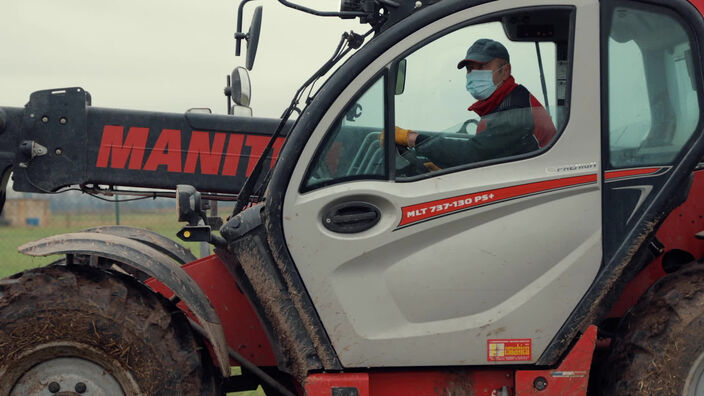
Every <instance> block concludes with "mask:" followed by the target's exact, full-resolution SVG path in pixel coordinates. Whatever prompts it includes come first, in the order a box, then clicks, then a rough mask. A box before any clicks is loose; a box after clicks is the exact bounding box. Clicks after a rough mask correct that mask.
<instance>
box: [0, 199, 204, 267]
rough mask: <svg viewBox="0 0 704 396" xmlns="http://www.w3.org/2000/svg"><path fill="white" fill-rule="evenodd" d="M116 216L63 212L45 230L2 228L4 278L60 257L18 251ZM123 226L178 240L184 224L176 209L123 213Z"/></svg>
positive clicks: (193, 246)
mask: <svg viewBox="0 0 704 396" xmlns="http://www.w3.org/2000/svg"><path fill="white" fill-rule="evenodd" d="M114 224H115V214H114V213H112V212H99V213H59V214H55V213H54V214H52V216H51V219H50V221H49V224H48V225H47V226H42V227H0V278H5V277H7V276H10V275H12V274H15V273H17V272H20V271H23V270H26V269H29V268H36V267H40V266H43V265H46V264H48V263H51V262H52V261H54V260H56V259H57V258H58V256H49V257H30V256H26V255H24V254H21V253H19V252H17V248H18V247H19V246H20V245H23V244H25V243H27V242H31V241H36V240H37V239H41V238H45V237H48V236H52V235H58V234H65V233H68V232H77V231H81V230H84V229H86V228H89V227H95V226H99V225H114ZM120 225H129V226H135V227H141V228H146V229H149V230H152V231H155V232H158V233H160V234H162V235H164V236H166V237H169V238H171V239H174V240H178V239H177V238H176V232H178V230H179V229H180V228H181V225H180V224H179V223H178V222H177V221H176V211H175V209H170V210H162V211H150V212H143V213H140V212H132V213H123V214H121V216H120ZM184 245H185V246H186V247H188V248H190V249H191V251H192V252H194V253H196V255H197V252H198V249H199V247H198V244H196V243H188V244H184Z"/></svg>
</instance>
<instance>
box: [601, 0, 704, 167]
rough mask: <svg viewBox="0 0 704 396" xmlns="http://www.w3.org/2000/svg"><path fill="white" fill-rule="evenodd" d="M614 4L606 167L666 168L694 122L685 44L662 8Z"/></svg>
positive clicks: (694, 94)
mask: <svg viewBox="0 0 704 396" xmlns="http://www.w3.org/2000/svg"><path fill="white" fill-rule="evenodd" d="M616 4H617V5H616V6H615V7H614V9H613V12H612V14H611V27H610V30H609V37H608V121H609V122H608V126H609V166H610V167H611V168H631V167H637V166H644V165H667V164H671V163H672V162H673V161H674V160H675V158H676V157H677V155H678V153H679V152H680V151H681V150H682V148H683V147H684V145H685V144H686V143H687V141H688V140H689V139H690V137H691V136H692V134H693V133H694V130H695V128H696V126H697V124H698V122H699V100H698V97H697V91H696V81H695V80H694V79H693V76H694V75H695V71H694V70H693V68H694V63H693V58H692V49H691V44H690V40H689V38H688V35H687V33H686V31H685V30H684V28H683V27H682V24H681V23H680V22H679V21H678V20H677V19H675V17H673V16H671V15H670V14H669V13H668V12H667V11H666V10H664V9H660V8H655V7H652V8H651V7H647V8H644V7H642V6H641V5H638V6H637V8H636V7H635V6H631V5H630V3H628V2H618V3H616Z"/></svg>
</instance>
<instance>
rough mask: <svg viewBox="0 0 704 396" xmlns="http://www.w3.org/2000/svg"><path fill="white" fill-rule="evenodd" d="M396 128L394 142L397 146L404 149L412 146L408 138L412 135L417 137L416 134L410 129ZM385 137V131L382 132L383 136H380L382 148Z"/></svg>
mask: <svg viewBox="0 0 704 396" xmlns="http://www.w3.org/2000/svg"><path fill="white" fill-rule="evenodd" d="M394 128H395V132H394V133H395V136H394V141H395V142H396V144H398V145H399V146H403V147H408V146H410V144H409V142H408V136H409V135H411V136H412V135H416V133H415V132H413V131H411V130H410V129H403V128H399V127H394ZM384 135H385V132H384V130H382V131H381V134H380V135H379V144H381V145H382V146H383V145H384Z"/></svg>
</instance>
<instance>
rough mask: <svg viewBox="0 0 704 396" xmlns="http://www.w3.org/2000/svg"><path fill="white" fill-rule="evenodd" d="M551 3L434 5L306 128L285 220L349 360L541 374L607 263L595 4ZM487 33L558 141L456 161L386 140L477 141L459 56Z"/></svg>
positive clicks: (371, 57)
mask: <svg viewBox="0 0 704 396" xmlns="http://www.w3.org/2000/svg"><path fill="white" fill-rule="evenodd" d="M555 3H556V2H554V1H532V0H531V1H515V0H510V1H504V0H500V1H495V2H489V3H486V4H482V5H478V6H475V7H471V8H466V9H461V10H459V7H458V4H460V2H441V3H438V4H436V5H434V6H432V7H428V8H427V9H425V10H424V11H422V12H419V13H418V15H415V16H414V17H411V18H408V20H406V21H403V22H400V23H399V24H397V25H396V26H395V27H392V28H391V29H389V30H388V31H386V32H384V33H383V34H381V35H379V36H378V37H377V38H375V39H374V41H372V42H371V43H369V44H368V45H367V46H366V47H364V48H363V49H362V50H360V52H359V53H357V54H356V55H355V56H354V57H353V58H352V59H350V61H349V62H348V64H347V65H345V66H344V67H342V68H341V69H340V71H339V73H352V74H353V75H354V76H355V77H354V78H353V80H352V82H351V83H350V84H348V85H347V86H346V87H345V88H344V89H342V90H341V92H340V93H339V95H337V97H336V98H335V99H334V100H333V101H332V102H331V104H330V105H329V106H327V107H326V110H325V112H324V114H322V116H321V117H320V121H319V122H318V123H317V124H316V126H315V127H314V129H313V130H312V133H311V134H310V138H309V139H308V143H307V145H306V146H305V148H304V149H303V151H302V154H301V155H300V157H299V159H298V161H297V163H296V165H295V167H294V168H293V170H292V173H291V178H290V181H289V183H288V187H287V189H286V192H285V196H284V200H283V207H282V212H283V216H282V218H283V220H282V221H283V232H284V238H285V242H286V246H287V247H288V250H289V253H290V255H291V257H292V258H293V261H294V262H295V265H296V267H297V269H298V271H299V273H300V275H301V278H302V280H303V283H304V285H305V288H306V289H307V291H308V293H309V294H310V297H311V299H312V301H313V304H314V306H315V308H316V310H317V313H318V315H319V317H320V319H321V321H322V323H323V325H324V326H325V329H326V331H327V334H328V336H329V338H330V340H331V342H332V345H333V347H334V348H335V351H336V353H337V354H338V357H339V358H340V361H341V363H342V364H343V366H345V367H370V366H374V367H380V366H419V365H425V366H435V365H477V364H482V365H483V364H521V363H525V364H529V363H533V362H535V361H536V360H537V359H538V358H539V357H540V355H541V353H542V352H543V351H544V349H545V348H546V347H547V345H548V344H549V342H550V341H551V339H552V338H553V336H554V335H555V334H556V333H557V331H558V330H559V329H560V327H561V326H562V325H563V323H564V322H565V320H566V318H567V317H568V316H569V314H570V313H571V312H572V310H573V309H574V308H575V306H576V305H577V303H578V302H579V301H580V298H581V297H582V295H583V294H584V293H585V292H586V290H587V288H588V287H589V286H590V284H591V282H592V280H593V279H594V277H595V275H596V273H597V271H598V269H599V266H600V263H601V261H602V233H601V176H600V171H601V151H600V143H601V142H600V140H601V138H600V132H599V131H600V126H601V125H600V124H601V121H600V118H601V117H600V100H599V95H600V89H599V87H600V78H599V72H598V71H599V58H600V56H599V30H598V26H599V8H598V3H597V2H596V1H593V0H571V1H563V2H560V3H561V4H560V5H555ZM414 24H415V25H414ZM575 32H579V33H578V34H576V33H575ZM399 38H402V39H400V40H399ZM480 38H491V39H493V40H496V41H499V42H501V43H502V44H503V45H504V46H505V47H506V48H507V50H508V52H509V54H510V64H511V70H512V75H513V77H514V78H515V82H516V83H517V84H520V85H521V86H523V87H524V88H525V89H526V90H527V91H528V92H529V93H530V94H531V95H532V96H531V97H532V99H530V100H531V103H532V105H531V106H532V107H531V109H537V108H538V106H537V105H535V103H534V101H537V102H540V103H541V105H542V106H544V107H545V108H546V109H547V112H546V113H547V114H548V116H549V117H550V122H551V123H552V124H553V125H554V126H555V130H556V133H555V135H554V136H553V137H552V139H551V140H550V141H549V142H547V143H546V144H544V145H538V146H536V148H535V149H533V150H530V151H523V152H516V150H513V149H512V148H511V147H507V148H506V150H505V151H504V152H502V153H498V154H494V155H493V156H492V157H490V158H488V159H486V158H484V159H481V160H474V159H472V158H466V159H463V160H462V161H460V162H459V163H458V162H457V161H455V162H451V163H450V161H442V160H441V159H440V160H439V159H437V158H435V159H433V158H431V157H429V156H428V155H427V154H423V150H420V149H419V148H418V147H417V148H416V149H415V150H413V149H411V150H407V149H405V148H402V147H395V145H394V144H393V142H394V137H393V135H392V134H391V133H390V131H393V130H394V127H395V126H399V127H403V128H407V129H411V130H413V131H416V132H418V133H420V134H422V135H424V136H426V137H427V141H440V140H442V141H445V142H446V143H447V142H449V143H450V144H452V143H453V142H455V143H457V144H462V143H463V142H464V141H466V140H470V139H473V138H476V136H477V130H476V126H477V125H479V124H480V123H481V122H482V119H481V117H480V116H479V115H478V114H474V113H472V112H470V111H468V110H467V108H468V107H469V106H470V105H471V104H472V103H473V102H474V101H475V99H473V98H472V97H471V96H470V94H469V93H468V92H467V90H466V88H465V86H466V71H465V70H458V69H457V63H458V62H459V61H460V60H462V59H463V58H464V56H465V53H466V51H467V48H468V47H469V46H470V45H471V44H472V43H473V42H474V41H475V40H477V39H480ZM541 74H542V76H543V77H544V81H545V84H544V86H543V84H542V83H541ZM531 111H536V110H531ZM497 116H499V117H500V116H502V115H501V114H498V115H497ZM506 116H507V117H510V116H511V115H510V114H509V113H507V115H506ZM480 133H486V131H480ZM314 142H319V143H318V144H316V143H314ZM436 162H437V163H436ZM448 163H449V165H448Z"/></svg>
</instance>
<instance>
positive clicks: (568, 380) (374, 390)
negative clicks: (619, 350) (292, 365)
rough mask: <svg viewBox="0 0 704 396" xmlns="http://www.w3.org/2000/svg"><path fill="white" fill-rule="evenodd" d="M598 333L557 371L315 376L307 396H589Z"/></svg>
mask: <svg viewBox="0 0 704 396" xmlns="http://www.w3.org/2000/svg"><path fill="white" fill-rule="evenodd" d="M596 332H597V329H596V326H591V327H589V329H588V330H587V331H586V332H585V333H584V335H582V337H581V338H580V340H579V341H578V342H577V344H576V345H575V346H574V348H572V350H571V351H570V353H569V355H568V356H567V357H566V358H565V360H564V361H563V362H562V364H561V365H560V367H558V368H557V369H555V370H525V371H520V370H519V371H514V370H505V369H491V368H480V369H471V368H469V369H461V368H457V369H444V370H415V369H409V370H406V371H391V370H390V371H370V372H364V373H326V374H313V375H311V376H309V377H308V378H307V379H306V381H305V384H304V387H305V392H306V393H305V394H306V395H307V396H329V395H331V394H333V393H332V389H333V388H345V387H351V388H357V390H358V392H359V396H408V395H413V396H445V395H475V396H493V395H498V394H501V393H500V391H501V390H502V389H503V390H506V391H507V392H508V394H509V395H533V394H540V395H545V396H548V395H570V396H576V395H585V394H586V392H587V384H588V382H589V369H590V367H591V364H592V355H593V353H594V343H595V341H596ZM538 377H543V378H545V380H546V387H545V388H544V389H543V390H538V389H536V388H535V386H534V381H535V379H536V378H538ZM514 378H515V380H514ZM504 387H505V388H504Z"/></svg>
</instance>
